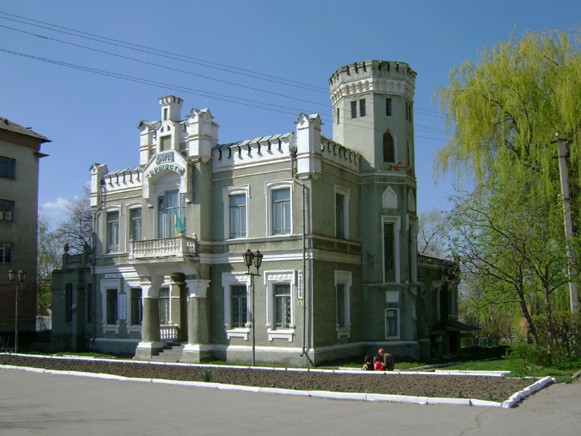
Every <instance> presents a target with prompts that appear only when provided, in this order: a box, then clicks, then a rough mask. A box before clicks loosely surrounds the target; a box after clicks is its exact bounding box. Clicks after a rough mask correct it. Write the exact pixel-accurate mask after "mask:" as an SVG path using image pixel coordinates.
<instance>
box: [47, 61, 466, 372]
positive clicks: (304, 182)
mask: <svg viewBox="0 0 581 436" xmlns="http://www.w3.org/2000/svg"><path fill="white" fill-rule="evenodd" d="M415 79H416V73H415V72H414V71H413V70H412V69H411V68H410V66H409V65H407V64H406V63H403V62H392V61H377V60H372V61H365V62H357V63H354V64H350V65H345V66H343V67H341V68H339V69H338V70H337V71H335V72H334V73H333V74H332V75H331V77H330V79H329V88H330V94H331V103H332V110H333V138H332V139H330V138H326V137H324V136H322V135H321V119H320V117H319V115H318V114H304V113H301V114H299V115H298V117H297V119H296V121H295V126H294V128H292V129H289V131H288V132H284V133H277V134H273V135H270V136H263V137H256V138H253V139H248V140H244V141H240V142H235V143H229V144H222V143H220V142H219V139H218V127H219V126H218V124H217V123H216V122H215V121H214V117H213V116H212V113H211V112H210V110H209V109H202V110H198V109H192V110H191V111H190V112H189V113H187V114H186V115H185V117H183V115H182V103H183V102H182V100H181V99H180V98H178V97H175V96H172V95H168V96H165V97H162V98H160V99H159V104H160V106H161V117H160V119H159V120H155V121H142V122H141V123H140V124H139V131H140V141H139V165H138V166H136V167H135V168H131V169H126V170H121V171H110V170H109V169H108V167H107V166H106V165H103V164H94V165H93V166H92V167H91V194H90V195H91V207H92V210H93V215H94V230H95V234H96V243H95V246H94V251H93V253H92V255H89V253H85V254H83V255H76V256H73V255H69V254H68V253H65V255H64V256H63V268H62V269H61V270H59V271H56V272H55V273H54V275H53V347H54V348H55V349H63V348H73V349H80V348H87V347H89V348H93V349H96V350H99V351H103V352H114V353H131V354H134V355H135V358H136V359H144V360H149V359H152V358H155V356H157V355H159V354H160V352H163V351H164V350H165V349H166V348H167V345H168V344H170V343H171V344H181V346H178V347H177V350H178V351H177V353H178V356H177V359H179V360H180V361H183V362H200V361H204V360H208V359H221V360H226V361H235V362H247V363H249V362H253V363H254V362H259V363H276V364H283V365H298V366H308V365H313V364H314V365H317V364H320V363H321V362H326V361H331V360H335V359H340V358H345V357H349V356H360V355H363V354H367V353H369V354H372V353H373V352H374V350H376V349H377V348H378V347H379V346H383V347H386V348H388V349H389V350H390V352H392V354H394V355H395V356H397V357H399V358H411V359H419V358H425V357H428V356H430V355H431V354H437V353H448V352H454V351H455V350H456V349H457V346H458V332H457V329H455V328H454V327H451V324H450V322H449V321H450V320H453V318H454V316H455V315H456V314H457V306H456V301H457V291H456V287H455V280H454V276H455V274H456V266H455V264H453V263H451V262H448V261H442V260H438V259H433V258H427V257H425V256H418V253H417V250H416V235H417V230H418V223H417V214H416V210H417V206H416V198H417V195H416V178H415V169H414V160H415V159H414V120H413V95H414V88H415ZM245 253H246V254H247V255H248V257H247V258H246V259H245V257H244V254H245ZM245 260H248V261H249V262H250V263H251V265H250V267H247V265H246V263H245ZM257 260H261V263H258V264H257ZM257 266H258V268H257ZM249 272H250V274H249ZM174 353H175V350H174Z"/></svg>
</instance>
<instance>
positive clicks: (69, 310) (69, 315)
mask: <svg viewBox="0 0 581 436" xmlns="http://www.w3.org/2000/svg"><path fill="white" fill-rule="evenodd" d="M72 322H73V284H72V283H67V284H66V285H65V323H67V324H71V323H72Z"/></svg>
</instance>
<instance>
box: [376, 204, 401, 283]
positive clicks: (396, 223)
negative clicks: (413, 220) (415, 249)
mask: <svg viewBox="0 0 581 436" xmlns="http://www.w3.org/2000/svg"><path fill="white" fill-rule="evenodd" d="M385 224H393V263H394V274H395V282H386V281H385V259H384V257H385V243H384V241H385V237H384V236H385V235H384V231H385ZM400 231H401V218H400V217H399V216H386V215H382V217H381V255H382V256H381V257H382V262H381V269H382V271H383V278H382V280H383V282H384V283H400V280H401V271H400V269H401V264H400V257H399V255H400V252H399V233H400Z"/></svg>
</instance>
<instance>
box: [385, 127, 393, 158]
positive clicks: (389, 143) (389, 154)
mask: <svg viewBox="0 0 581 436" xmlns="http://www.w3.org/2000/svg"><path fill="white" fill-rule="evenodd" d="M383 161H384V162H389V163H393V162H395V142H394V141H393V136H392V135H391V133H389V132H385V133H384V134H383Z"/></svg>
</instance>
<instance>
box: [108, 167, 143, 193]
mask: <svg viewBox="0 0 581 436" xmlns="http://www.w3.org/2000/svg"><path fill="white" fill-rule="evenodd" d="M102 180H103V186H104V187H105V189H106V190H107V191H108V192H111V191H117V190H126V189H133V188H140V187H141V183H142V182H143V173H142V171H141V168H139V167H137V168H126V169H123V170H119V171H114V172H110V173H107V174H104V175H103V178H102Z"/></svg>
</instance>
